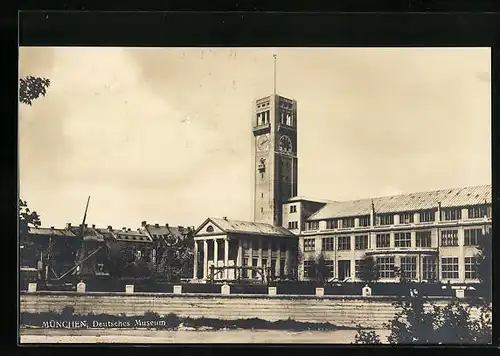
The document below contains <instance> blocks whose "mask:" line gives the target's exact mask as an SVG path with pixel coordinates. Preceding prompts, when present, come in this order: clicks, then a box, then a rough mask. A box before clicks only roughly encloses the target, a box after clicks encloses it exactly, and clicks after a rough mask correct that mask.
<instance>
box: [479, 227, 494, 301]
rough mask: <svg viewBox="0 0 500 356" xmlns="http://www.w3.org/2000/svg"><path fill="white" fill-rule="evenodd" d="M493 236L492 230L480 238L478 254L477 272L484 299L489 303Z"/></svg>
mask: <svg viewBox="0 0 500 356" xmlns="http://www.w3.org/2000/svg"><path fill="white" fill-rule="evenodd" d="M492 238H493V236H492V234H491V231H490V230H487V231H485V233H484V234H483V235H482V236H481V237H480V238H479V241H478V246H477V249H478V252H477V254H476V256H475V257H476V263H475V267H476V271H477V276H478V279H479V281H480V282H481V287H482V290H483V293H482V295H483V297H484V298H486V299H487V300H488V301H489V300H491V284H492V269H493V267H492V253H493V251H492Z"/></svg>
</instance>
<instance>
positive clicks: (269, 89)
mask: <svg viewBox="0 0 500 356" xmlns="http://www.w3.org/2000/svg"><path fill="white" fill-rule="evenodd" d="M491 94H492V92H491V49H490V48H489V47H118V46H115V47H105V46H81V47H78V46H65V47H56V46H40V47H36V46H21V47H19V103H18V152H19V154H18V167H19V168H18V169H19V187H18V189H19V231H18V232H19V237H18V241H19V244H18V247H19V256H18V261H19V288H18V289H19V290H18V292H19V332H18V333H19V343H20V344H21V345H29V344H74V343H78V344H95V343H105V344H108V343H109V344H117V343H118V344H220V343H223V344H349V345H374V344H393V345H406V344H415V345H426V344H427V345H436V344H439V345H447V344H460V345H468V344H480V345H487V344H491V343H492V230H491V228H492V178H491V177H492V164H491V160H492V155H491V145H492V140H491Z"/></svg>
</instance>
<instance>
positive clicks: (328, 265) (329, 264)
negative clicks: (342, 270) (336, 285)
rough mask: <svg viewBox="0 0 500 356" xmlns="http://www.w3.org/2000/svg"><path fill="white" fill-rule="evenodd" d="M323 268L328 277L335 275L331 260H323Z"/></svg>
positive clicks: (333, 264)
mask: <svg viewBox="0 0 500 356" xmlns="http://www.w3.org/2000/svg"><path fill="white" fill-rule="evenodd" d="M325 266H326V268H327V270H328V277H334V274H335V263H334V261H333V260H325Z"/></svg>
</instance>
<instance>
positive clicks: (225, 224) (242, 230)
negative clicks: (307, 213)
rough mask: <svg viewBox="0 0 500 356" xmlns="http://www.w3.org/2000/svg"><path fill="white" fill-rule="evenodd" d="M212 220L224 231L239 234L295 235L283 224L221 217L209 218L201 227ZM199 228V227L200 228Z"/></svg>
mask: <svg viewBox="0 0 500 356" xmlns="http://www.w3.org/2000/svg"><path fill="white" fill-rule="evenodd" d="M209 220H210V221H212V222H213V223H214V224H215V225H217V226H218V227H219V228H220V229H221V230H223V231H224V232H230V233H239V234H258V235H275V236H295V235H294V234H293V233H291V232H290V231H288V230H287V229H285V228H284V227H281V226H273V225H271V224H264V223H257V222H250V221H241V220H229V219H219V218H208V219H207V220H205V222H204V223H203V224H201V226H200V227H202V226H203V225H205V224H206V222H207V221H209ZM198 229H199V228H198Z"/></svg>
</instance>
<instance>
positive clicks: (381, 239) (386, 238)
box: [376, 234, 391, 248]
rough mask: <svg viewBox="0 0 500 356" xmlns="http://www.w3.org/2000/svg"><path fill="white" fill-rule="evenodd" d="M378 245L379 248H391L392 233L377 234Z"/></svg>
mask: <svg viewBox="0 0 500 356" xmlns="http://www.w3.org/2000/svg"><path fill="white" fill-rule="evenodd" d="M376 245H377V248H389V247H391V235H390V234H377V236H376Z"/></svg>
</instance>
